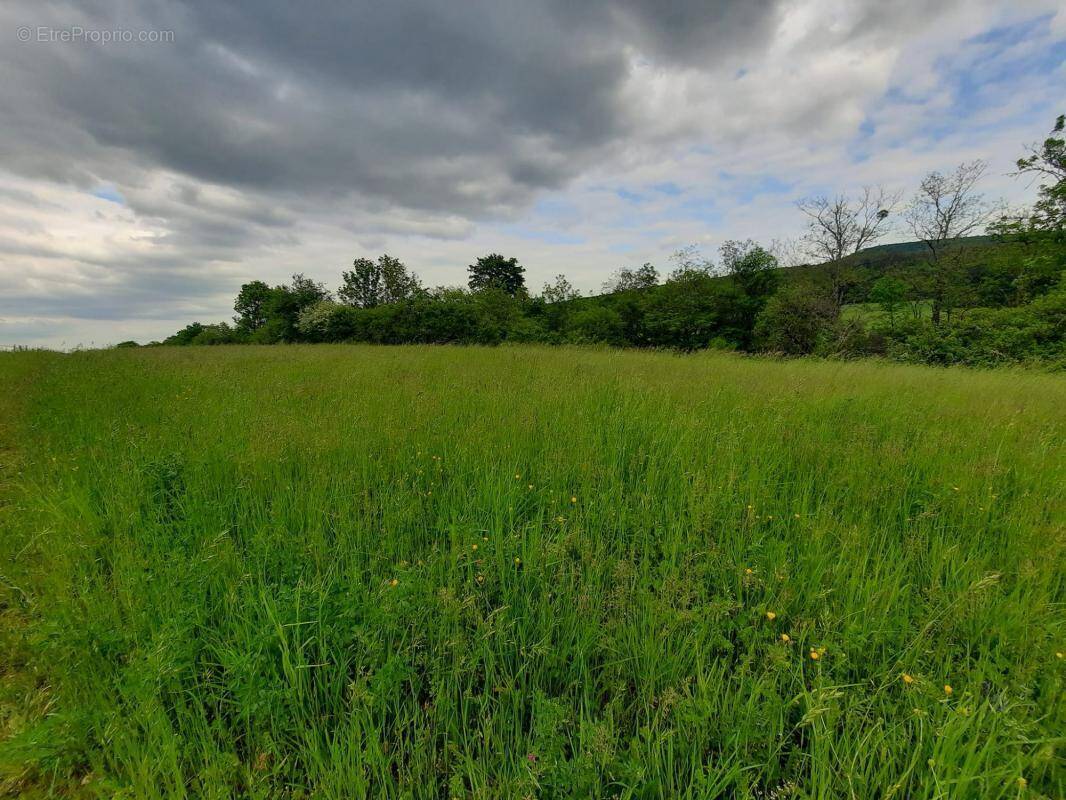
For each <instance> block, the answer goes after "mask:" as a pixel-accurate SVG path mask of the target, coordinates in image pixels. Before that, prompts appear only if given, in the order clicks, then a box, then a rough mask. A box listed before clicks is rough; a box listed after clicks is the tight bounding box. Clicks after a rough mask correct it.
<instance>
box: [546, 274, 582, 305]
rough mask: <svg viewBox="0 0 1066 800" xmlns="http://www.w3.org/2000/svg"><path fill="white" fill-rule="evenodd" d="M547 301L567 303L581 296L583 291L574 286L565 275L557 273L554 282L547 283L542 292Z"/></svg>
mask: <svg viewBox="0 0 1066 800" xmlns="http://www.w3.org/2000/svg"><path fill="white" fill-rule="evenodd" d="M540 296H541V298H542V299H543V300H544V302H545V303H549V304H551V303H566V302H568V301H570V300H576V299H577V298H579V297H581V292H579V291H578V290H577V289H575V288H574V287H573V284H571V283H570V281H568V280H567V279H566V276H565V275H556V276H555V280H554V281H553V282H552V283H545V284H544V289H543V290H542V291H541V293H540Z"/></svg>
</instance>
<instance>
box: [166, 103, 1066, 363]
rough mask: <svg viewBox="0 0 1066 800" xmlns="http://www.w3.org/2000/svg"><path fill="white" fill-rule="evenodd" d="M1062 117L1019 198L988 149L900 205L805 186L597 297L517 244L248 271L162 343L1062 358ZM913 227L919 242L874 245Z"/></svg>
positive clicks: (945, 359)
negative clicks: (782, 223)
mask: <svg viewBox="0 0 1066 800" xmlns="http://www.w3.org/2000/svg"><path fill="white" fill-rule="evenodd" d="M1063 127H1064V120H1063V117H1061V116H1060V117H1059V118H1058V119H1057V120H1056V122H1055V126H1054V128H1053V130H1052V133H1051V135H1050V136H1049V137H1048V138H1047V139H1046V140H1045V141H1044V142H1043V143H1042V145H1040V146H1036V147H1033V148H1031V149H1030V150H1029V151H1028V153H1027V154H1026V155H1025V156H1024V157H1023V158H1021V159H1019V160H1018V162H1017V173H1018V174H1020V175H1028V176H1035V177H1037V178H1038V179H1039V181H1040V184H1039V188H1038V200H1037V202H1036V203H1035V204H1034V205H1033V206H1032V207H1030V208H1026V209H1023V210H1020V211H1015V212H1013V213H1011V212H1008V211H1007V210H1005V209H1004V208H1003V207H1002V206H1001V205H1000V204H997V203H993V202H990V201H989V200H988V199H987V198H986V196H985V195H984V194H982V192H981V191H980V182H981V179H982V177H983V175H984V173H985V172H986V170H987V164H986V163H985V162H982V161H974V162H969V163H964V164H960V165H959V166H958V167H956V168H955V169H954V170H952V171H950V172H947V173H941V172H931V173H929V174H928V175H926V176H925V178H923V180H922V181H921V183H920V184H919V186H918V188H917V190H916V191H915V193H914V195H913V197H912V198H911V200H910V201H909V202H908V203H907V204H906V205H905V206H903V207H902V208H901V204H900V201H901V196H900V195H899V194H892V193H889V192H887V191H886V190H885V189H883V188H881V187H868V188H864V189H862V190H861V191H860V192H859V193H857V194H854V195H851V196H849V195H838V196H836V197H827V196H821V197H813V198H806V199H804V200H801V201H799V203H797V206H798V210H799V212H800V213H802V214H803V215H804V217H805V220H806V230H805V234H804V236H803V237H802V239H801V240H799V241H798V242H793V243H780V242H776V243H773V244H771V245H765V246H764V245H762V244H760V243H758V242H755V241H752V240H744V241H740V240H730V241H727V242H725V243H724V244H723V245H722V246H721V247H720V248H719V253H718V255H719V258H718V260H717V262H715V261H712V260H711V259H708V258H706V257H704V256H703V254H702V253H701V252H700V251H699V249H698V248H696V247H694V246H690V247H687V248H683V249H682V250H679V251H678V252H676V253H675V254H674V255H673V256H672V257H671V262H672V263H671V266H672V269H671V270H670V271H669V272H668V273H667V274H666V275H665V276H663V275H661V274H660V271H659V269H658V268H657V267H656V266H654V265H652V264H644V265H642V266H640V267H636V268H623V269H620V270H619V271H618V272H616V273H615V274H614V275H612V276H611V277H610V279H609V280H608V281H607V282H606V283H605V284H604V287H603V292H602V293H601V294H599V295H596V296H590V297H583V296H581V295H580V293H579V292H577V291H576V290H575V289H574V287H573V286H572V284H571V283H570V281H569V280H568V279H567V278H566V277H565V276H564V275H559V276H557V277H556V278H555V279H554V280H553V281H551V282H549V283H547V284H546V285H545V286H544V287H543V288H542V289H541V291H540V292H539V293H534V292H531V291H530V290H529V289H528V287H527V286H526V281H525V269H524V268H523V267H522V265H521V264H520V263H519V261H518V259H517V258H514V257H506V256H504V255H501V254H499V253H490V254H488V255H485V256H483V257H481V258H478V259H477V260H476V261H475V263H473V264H471V265H469V267H468V280H467V284H466V286H462V287H435V288H427V287H425V286H423V284H422V282H421V280H420V279H419V277H418V276H417V275H416V274H415V273H414V272H412V271H411V270H410V269H409V268H408V267H407V266H406V265H405V264H404V263H403V262H401V261H400V260H399V259H397V258H395V257H393V256H390V255H388V254H384V255H381V256H380V257H378V258H377V259H374V260H371V259H369V258H357V259H356V260H355V261H354V262H353V263H352V265H351V268H350V269H347V270H345V271H343V273H342V275H341V282H340V285H339V286H338V288H337V289H336V290H335V291H331V290H330V289H328V288H327V287H326V286H325V285H323V284H322V283H319V282H316V281H314V280H312V279H310V278H308V277H307V276H305V275H302V274H298V275H294V276H293V277H292V280H291V281H290V282H289V283H287V284H282V285H277V286H270V285H268V284H267V283H265V282H263V281H251V282H249V283H246V284H244V285H243V286H242V287H241V289H240V292H239V293H238V295H237V298H236V300H235V303H234V311H235V316H234V318H233V323H232V324H230V323H221V324H214V325H204V324H201V323H193V324H192V325H189V326H187V327H186V328H184V329H182V330H181V331H178V332H177V333H176V334H174V335H173V336H171V337H169V338H168V339H167V340H165V342H164V344H177V345H182V344H227V343H244V342H248V343H261V344H272V343H282V342H374V343H382V344H403V343H440V344H444V343H467V344H498V343H501V342H505V341H511V342H542V343H553V344H554V343H602V344H610V345H623V346H631V347H663V348H675V349H679V350H695V349H701V348H708V347H711V348H725V349H735V350H740V351H745V352H760V351H762V352H771V353H780V354H787V355H808V354H817V355H835V356H852V355H856V356H857V355H885V356H890V357H894V358H899V359H903V360H913V361H924V362H932V363H967V364H994V363H1003V362H1012V361H1026V360H1033V359H1040V360H1043V361H1051V362H1055V361H1058V362H1062V363H1063V364H1064V365H1066V358H1064V357H1063V342H1064V339H1066V284H1064V282H1063V270H1064V269H1066V235H1064V230H1066V225H1064V221H1066V189H1064V186H1066V158H1064V155H1063V150H1064V143H1063V142H1064V140H1063ZM900 230H902V231H905V232H907V233H909V234H910V235H912V236H913V238H914V240H915V242H914V244H913V246H912V248H911V249H909V250H908V249H907V248H906V247H905V246H904V247H902V248H901V247H899V246H895V247H894V246H888V247H887V248H881V250H883V252H880V253H879V252H878V249H877V248H874V246H875V245H876V244H877V243H878V242H879V241H881V240H882V239H883V238H884V237H885V236H886V235H887V234H888V233H889V232H892V231H897V232H898V231H900ZM982 231H987V233H988V235H987V236H985V237H983V238H979V239H972V238H967V237H972V236H973V235H974V234H977V233H980V232H982ZM871 248H874V249H871ZM805 262H807V263H805Z"/></svg>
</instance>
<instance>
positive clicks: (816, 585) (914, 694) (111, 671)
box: [0, 346, 1066, 800]
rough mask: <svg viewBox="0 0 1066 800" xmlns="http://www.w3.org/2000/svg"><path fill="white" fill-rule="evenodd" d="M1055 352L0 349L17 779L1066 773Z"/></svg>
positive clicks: (132, 792) (936, 777) (702, 793)
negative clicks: (829, 357)
mask: <svg viewBox="0 0 1066 800" xmlns="http://www.w3.org/2000/svg"><path fill="white" fill-rule="evenodd" d="M1064 434H1066V379H1064V378H1063V377H1061V376H1054V375H1041V374H1033V373H1025V372H1010V371H1003V372H975V371H963V370H934V369H926V368H916V367H903V366H892V365H886V364H877V363H831V362H825V363H820V362H813V361H794V362H778V361H769V360H765V361H764V360H757V359H744V358H740V357H734V356H730V355H724V354H711V353H704V354H699V355H693V356H672V355H666V354H653V353H637V352H624V351H595V350H581V349H566V348H560V349H539V348H497V349H476V348H429V347H425V348H416V347H412V348H373V347H345V346H336V347H332V346H316V347H297V346H293V347H272V348H255V347H241V348H188V349H183V348H173V349H145V350H124V351H101V352H83V353H75V354H72V355H59V354H51V353H14V354H3V355H2V356H0V440H2V444H3V450H2V451H0V459H2V461H3V478H2V479H3V483H2V486H0V492H2V493H3V496H4V501H5V503H4V505H3V506H2V507H0V526H2V535H0V558H2V569H0V574H2V580H0V609H2V614H3V616H2V622H3V630H2V637H3V638H2V639H0V643H2V652H0V658H2V662H0V668H2V672H3V689H2V694H0V701H2V705H0V714H2V719H0V723H2V734H0V736H2V738H3V743H2V744H0V770H2V771H0V791H7V792H8V793H9V794H11V795H16V796H25V797H35V796H42V797H43V796H49V795H53V794H54V795H56V796H63V797H122V798H134V797H136V798H151V797H185V796H188V797H198V798H199V797H202V798H228V797H254V798H267V797H285V798H288V797H291V798H299V797H303V798H312V797H314V798H360V797H388V798H412V799H413V798H441V799H442V800H443V799H444V798H484V799H485V800H495V799H496V798H526V797H530V798H563V797H566V798H569V797H573V798H600V797H603V798H606V797H618V798H668V797H671V798H672V797H684V798H713V797H727V798H791V797H795V798H863V799H867V798H890V797H895V798H927V797H928V798H934V797H942V798H1019V797H1026V798H1036V797H1048V798H1062V797H1064V796H1066V763H1064V758H1066V695H1064V681H1066V660H1064V659H1063V658H1062V655H1061V654H1062V651H1064V650H1066V613H1064V611H1066V606H1064V601H1066V549H1064V544H1066V532H1064V524H1066V510H1064V489H1066V458H1064V452H1063V438H1064Z"/></svg>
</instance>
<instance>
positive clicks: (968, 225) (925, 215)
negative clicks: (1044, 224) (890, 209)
mask: <svg viewBox="0 0 1066 800" xmlns="http://www.w3.org/2000/svg"><path fill="white" fill-rule="evenodd" d="M987 169H988V162H986V161H982V160H980V159H978V160H976V161H968V162H964V163H962V164H959V165H958V166H957V167H955V169H954V171H952V172H950V173H948V174H946V175H945V174H943V173H941V172H936V171H934V172H930V173H929V174H928V175H926V176H925V177H924V178H922V182H921V184H920V185H919V186H918V191H917V192H916V193H915V195H914V199H913V200H912V201H911V204H910V206H909V207H908V208H907V212H906V219H907V222H908V224H909V225H910V228H911V231H912V232H913V233H914V237H915V238H916V239H918V240H919V241H920V242H922V243H923V244H924V245H925V246H926V249H927V251H928V256H929V260H928V267H929V269H930V272H931V275H930V279H931V280H930V291H931V294H932V300H933V313H932V316H933V324H934V325H939V324H940V316H941V313H942V312H943V311H944V309H945V308H946V307H947V306H948V301H949V299H950V298H949V296H948V289H949V286H950V285H951V280H950V278H951V273H952V272H953V271H954V270H956V269H957V268H958V266H959V263H958V262H959V249H958V248H957V247H956V248H955V249H954V251H953V256H952V257H949V252H952V251H951V250H950V247H951V245H952V243H953V242H954V240H955V239H958V238H960V237H962V236H968V235H970V234H973V233H976V232H978V231H980V230H982V229H983V228H984V227H985V225H987V224H988V223H989V222H990V221H991V220H992V219H993V217H994V216H995V215H996V213H997V207H996V206H993V205H992V204H991V203H989V202H988V201H987V200H986V199H985V196H984V195H983V194H981V193H980V192H979V191H977V184H978V183H979V182H980V181H981V178H982V177H984V174H985V171H986V170H987Z"/></svg>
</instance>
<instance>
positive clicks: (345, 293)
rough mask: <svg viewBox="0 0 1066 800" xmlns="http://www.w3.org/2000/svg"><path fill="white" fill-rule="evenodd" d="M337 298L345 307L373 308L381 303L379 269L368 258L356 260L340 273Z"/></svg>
mask: <svg viewBox="0 0 1066 800" xmlns="http://www.w3.org/2000/svg"><path fill="white" fill-rule="evenodd" d="M341 281H342V283H341V287H340V288H339V289H338V290H337V297H339V298H340V300H341V302H342V303H344V304H345V305H349V306H355V307H356V308H373V307H374V306H377V305H380V304H381V302H382V299H381V298H382V288H381V269H380V268H379V267H378V265H377V264H375V263H374V262H373V261H371V260H370V259H369V258H357V259H355V261H353V262H352V268H351V269H350V270H345V271H344V272H342V273H341Z"/></svg>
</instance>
